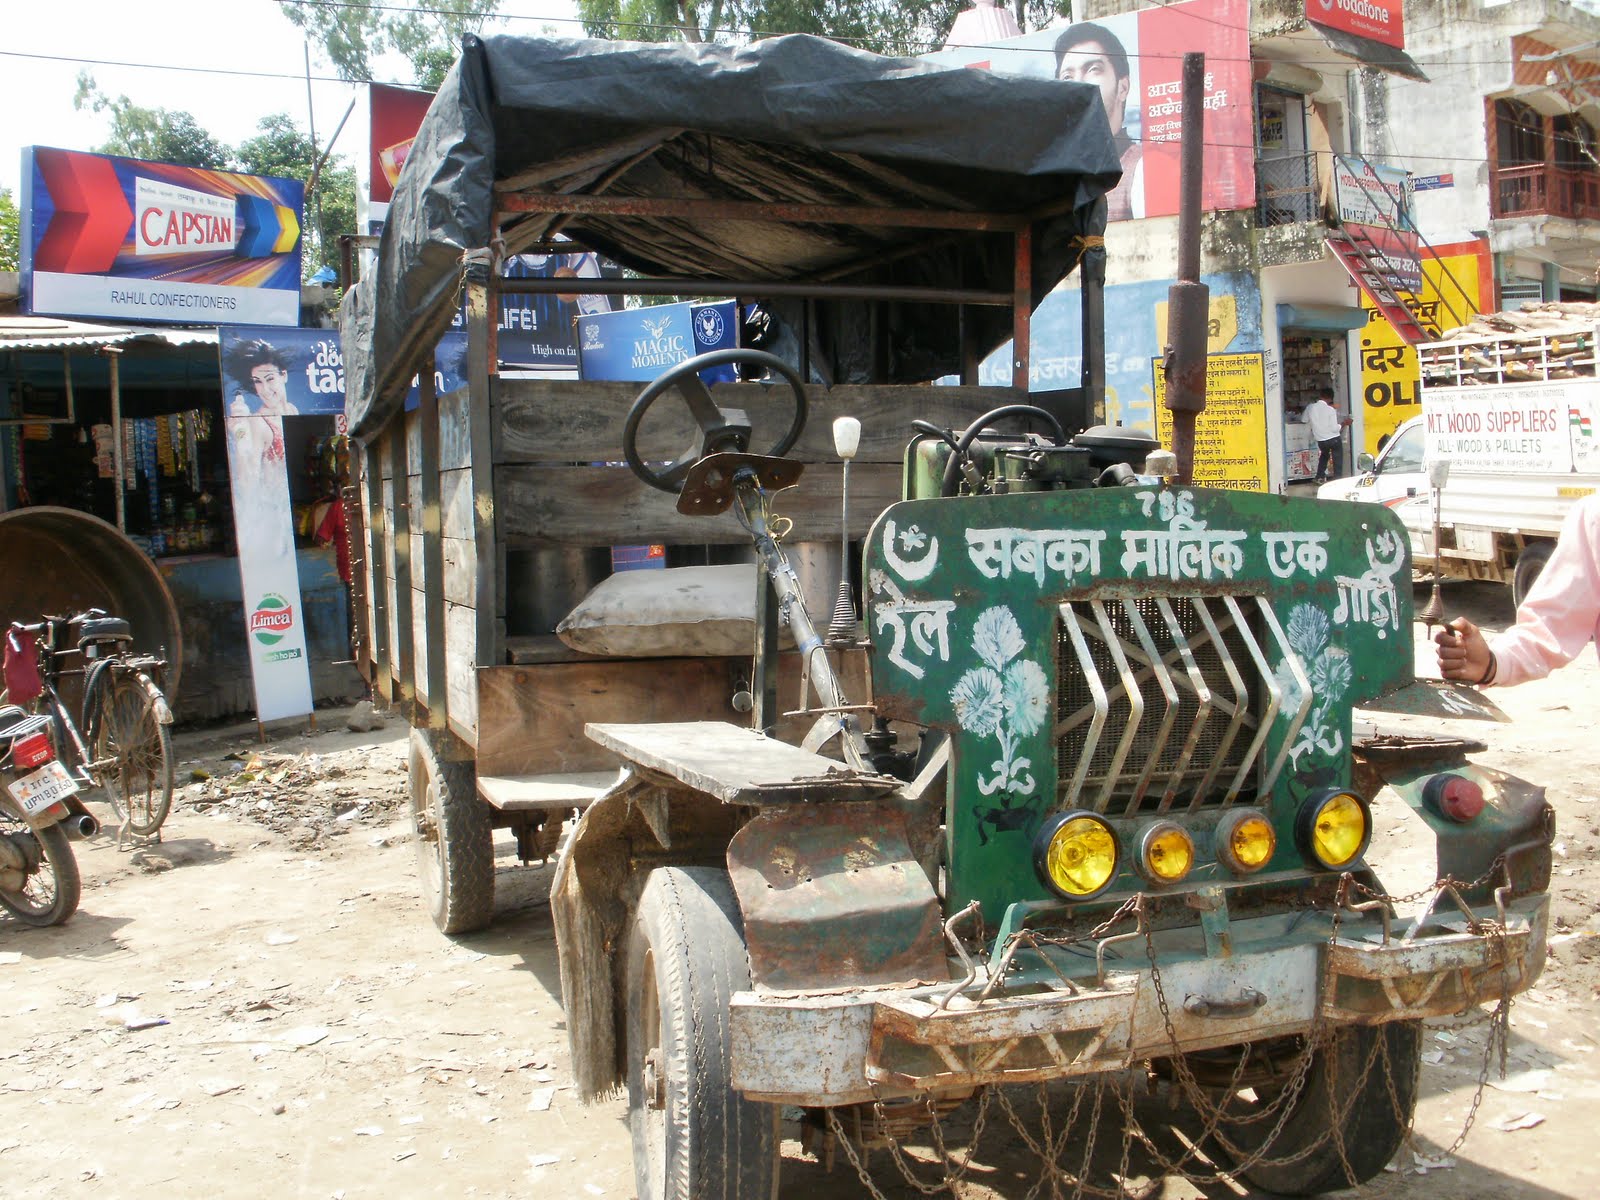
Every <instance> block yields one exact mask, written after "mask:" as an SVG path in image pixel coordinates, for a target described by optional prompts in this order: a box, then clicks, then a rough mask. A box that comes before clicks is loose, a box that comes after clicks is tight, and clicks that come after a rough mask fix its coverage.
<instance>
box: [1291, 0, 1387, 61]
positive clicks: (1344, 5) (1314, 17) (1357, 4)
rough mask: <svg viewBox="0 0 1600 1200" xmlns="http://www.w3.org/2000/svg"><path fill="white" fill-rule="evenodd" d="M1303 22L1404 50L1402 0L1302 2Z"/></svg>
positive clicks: (1322, 0) (1319, 0) (1313, 0)
mask: <svg viewBox="0 0 1600 1200" xmlns="http://www.w3.org/2000/svg"><path fill="white" fill-rule="evenodd" d="M1306 19H1307V20H1309V21H1314V22H1315V23H1316V24H1318V25H1326V26H1327V27H1328V28H1329V29H1338V30H1342V31H1343V32H1345V33H1353V34H1355V35H1356V36H1357V37H1364V38H1371V39H1372V40H1373V41H1375V42H1382V43H1383V44H1384V45H1385V46H1394V47H1395V48H1396V49H1401V50H1403V49H1405V44H1406V26H1405V3H1404V0H1306Z"/></svg>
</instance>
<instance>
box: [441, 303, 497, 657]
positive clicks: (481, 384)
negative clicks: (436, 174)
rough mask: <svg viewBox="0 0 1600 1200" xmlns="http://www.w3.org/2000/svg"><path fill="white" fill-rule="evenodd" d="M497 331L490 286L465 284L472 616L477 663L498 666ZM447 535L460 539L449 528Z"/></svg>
mask: <svg viewBox="0 0 1600 1200" xmlns="http://www.w3.org/2000/svg"><path fill="white" fill-rule="evenodd" d="M494 332H495V331H494V326H493V324H492V323H491V317H490V307H489V289H488V285H487V284H486V283H485V282H484V281H482V280H481V279H472V280H470V281H469V282H468V283H467V378H468V386H469V387H470V389H471V392H472V396H471V400H470V408H469V410H468V418H467V427H468V429H469V430H470V432H471V442H472V466H471V468H470V469H471V471H472V539H473V541H474V542H476V543H477V548H478V553H477V567H478V584H477V586H476V587H475V588H473V589H472V592H473V595H474V596H475V597H477V604H478V607H477V608H476V609H471V610H465V611H471V612H473V613H474V615H475V617H476V620H477V629H476V630H475V634H476V637H475V641H476V648H475V654H474V657H475V660H476V661H477V662H479V663H492V662H499V661H500V639H501V637H502V636H503V635H504V631H503V629H502V628H501V623H502V622H503V621H504V620H505V613H503V612H502V611H500V609H499V607H498V605H497V603H496V601H495V599H494V597H495V596H496V595H497V593H496V591H495V562H496V559H495V536H496V529H495V511H496V502H495V501H496V497H495V493H494V474H493V470H492V465H491V460H492V455H491V453H490V448H489V447H490V441H491V438H492V436H493V433H492V431H493V429H494V425H493V421H494V413H495V406H494V395H493V387H494V383H492V382H491V377H492V376H493V374H494V368H495V359H494ZM445 532H446V533H450V534H451V535H452V536H456V535H455V532H454V531H453V530H452V529H451V527H450V526H448V525H447V526H446V527H445Z"/></svg>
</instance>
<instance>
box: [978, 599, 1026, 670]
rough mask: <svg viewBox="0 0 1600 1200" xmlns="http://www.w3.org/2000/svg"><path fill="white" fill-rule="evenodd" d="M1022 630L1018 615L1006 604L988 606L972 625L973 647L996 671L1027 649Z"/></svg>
mask: <svg viewBox="0 0 1600 1200" xmlns="http://www.w3.org/2000/svg"><path fill="white" fill-rule="evenodd" d="M1026 645H1027V644H1026V643H1025V642H1024V641H1023V640H1022V630H1021V629H1020V628H1019V627H1018V625H1017V619H1016V617H1014V616H1012V615H1011V610H1010V609H1009V608H1007V607H1005V605H1003V604H1002V605H998V606H996V607H994V608H986V609H984V610H983V612H981V613H979V614H978V620H977V623H976V624H975V625H973V627H972V648H973V650H974V651H976V652H977V655H978V657H979V658H980V659H982V660H983V661H984V662H986V663H988V664H989V665H990V666H991V667H993V668H994V669H995V670H996V671H1003V670H1005V669H1006V664H1007V663H1008V662H1010V661H1011V660H1012V659H1013V658H1015V657H1016V656H1017V655H1019V654H1021V653H1022V651H1023V650H1024V649H1026Z"/></svg>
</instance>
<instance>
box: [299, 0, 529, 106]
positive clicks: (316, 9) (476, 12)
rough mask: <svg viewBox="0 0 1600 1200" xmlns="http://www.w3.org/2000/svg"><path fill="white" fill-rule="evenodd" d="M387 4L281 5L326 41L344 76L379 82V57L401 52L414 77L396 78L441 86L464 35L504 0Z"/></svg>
mask: <svg viewBox="0 0 1600 1200" xmlns="http://www.w3.org/2000/svg"><path fill="white" fill-rule="evenodd" d="M386 5H387V0H338V2H337V3H327V4H324V3H320V2H319V0H280V3H279V5H278V7H279V8H281V9H282V10H283V15H284V16H286V17H288V18H289V20H291V21H293V22H294V23H295V24H296V25H298V26H299V27H300V28H301V29H303V30H305V31H306V32H307V33H308V34H310V35H311V36H312V37H313V38H315V39H316V40H317V41H318V42H319V43H321V45H322V49H323V52H324V53H325V54H327V56H328V61H329V62H331V63H332V64H333V66H334V69H335V70H337V71H338V72H339V74H340V75H341V76H343V77H344V78H345V79H352V80H357V81H360V82H372V81H375V80H376V79H377V75H376V74H375V67H374V63H375V61H376V60H377V59H378V58H379V57H381V56H382V55H384V54H388V53H396V54H399V55H401V56H403V57H404V58H405V59H406V61H407V62H408V63H410V65H411V74H412V78H411V79H410V80H395V81H394V82H399V83H410V84H411V85H413V86H415V87H420V88H426V89H427V90H429V91H437V90H438V87H439V84H440V83H442V82H443V81H444V76H445V72H446V71H448V70H449V69H450V65H451V64H452V63H453V62H455V60H456V55H457V54H458V53H460V49H461V35H462V34H465V33H477V32H478V31H479V30H480V29H482V28H483V23H484V22H485V21H486V20H488V19H489V18H490V17H492V16H493V15H494V13H495V11H496V10H497V9H498V8H499V7H500V0H451V3H450V4H449V5H448V6H444V5H440V6H437V7H436V8H432V9H429V10H427V11H419V12H392V11H389V7H392V6H386ZM446 7H448V9H449V11H442V10H443V9H444V8H446Z"/></svg>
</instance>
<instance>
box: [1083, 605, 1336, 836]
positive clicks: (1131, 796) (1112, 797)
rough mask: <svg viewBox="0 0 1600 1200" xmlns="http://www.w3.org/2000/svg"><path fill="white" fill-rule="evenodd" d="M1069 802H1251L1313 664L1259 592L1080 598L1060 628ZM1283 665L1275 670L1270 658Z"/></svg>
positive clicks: (1131, 807) (1270, 777)
mask: <svg viewBox="0 0 1600 1200" xmlns="http://www.w3.org/2000/svg"><path fill="white" fill-rule="evenodd" d="M1056 656H1057V661H1056V665H1057V675H1056V678H1057V680H1058V683H1057V695H1056V701H1057V704H1056V717H1057V721H1056V726H1055V736H1056V755H1057V763H1056V766H1057V775H1056V778H1057V779H1058V780H1059V781H1060V783H1059V793H1060V794H1059V801H1060V803H1061V804H1062V805H1063V806H1064V807H1073V808H1078V807H1086V808H1092V809H1094V810H1095V811H1097V812H1111V813H1135V812H1140V811H1166V810H1167V809H1170V808H1172V807H1174V806H1175V805H1176V806H1180V807H1183V808H1190V809H1193V808H1200V807H1202V806H1210V805H1226V804H1232V803H1234V802H1236V801H1239V800H1240V799H1245V800H1249V799H1251V798H1253V797H1254V795H1255V794H1256V793H1257V792H1258V791H1259V792H1264V791H1266V790H1267V789H1269V788H1270V787H1271V786H1272V783H1273V781H1274V779H1275V778H1276V776H1277V774H1278V772H1279V771H1280V770H1281V768H1282V764H1283V758H1284V753H1283V752H1281V751H1280V753H1279V754H1277V755H1276V756H1275V760H1274V761H1273V762H1272V763H1270V764H1267V763H1265V762H1264V751H1265V746H1266V734H1267V731H1268V729H1269V728H1270V726H1271V725H1272V723H1273V721H1275V720H1276V719H1277V717H1278V715H1279V713H1280V712H1282V711H1284V710H1285V709H1287V710H1288V711H1289V713H1290V715H1291V720H1292V724H1291V727H1290V728H1289V730H1288V736H1287V737H1285V738H1284V739H1283V745H1284V746H1285V747H1287V746H1288V745H1289V744H1290V742H1292V741H1293V738H1294V734H1295V733H1296V732H1297V731H1298V729H1299V726H1300V723H1301V721H1303V720H1304V718H1305V713H1306V712H1307V711H1308V710H1309V708H1310V704H1311V690H1310V686H1309V684H1308V683H1307V681H1306V677H1305V671H1304V668H1303V666H1302V665H1301V663H1300V661H1299V659H1298V657H1297V656H1296V655H1295V653H1294V651H1293V650H1292V649H1291V648H1290V647H1289V645H1288V642H1287V640H1286V639H1285V638H1284V636H1283V631H1282V629H1281V628H1280V626H1279V624H1278V621H1277V618H1276V616H1275V615H1274V614H1273V612H1272V609H1271V607H1270V606H1269V605H1268V604H1267V603H1266V601H1265V600H1264V599H1263V598H1261V597H1249V596H1247V597H1234V596H1198V597H1181V598H1167V597H1145V598H1140V599H1110V600H1083V601H1074V602H1071V603H1068V604H1063V605H1062V606H1061V608H1060V625H1059V631H1058V636H1057V649H1056ZM1279 663H1281V664H1282V669H1281V670H1280V671H1279V672H1278V677H1275V676H1274V671H1273V668H1274V666H1275V665H1277V664H1279Z"/></svg>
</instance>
